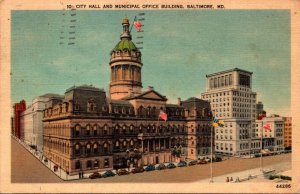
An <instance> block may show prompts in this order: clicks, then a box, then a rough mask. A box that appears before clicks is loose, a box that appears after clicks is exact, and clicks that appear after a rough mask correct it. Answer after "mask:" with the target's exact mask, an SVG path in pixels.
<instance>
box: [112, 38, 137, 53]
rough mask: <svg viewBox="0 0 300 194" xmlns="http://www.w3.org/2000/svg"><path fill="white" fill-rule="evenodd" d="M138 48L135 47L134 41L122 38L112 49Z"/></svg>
mask: <svg viewBox="0 0 300 194" xmlns="http://www.w3.org/2000/svg"><path fill="white" fill-rule="evenodd" d="M125 49H127V50H136V51H137V50H138V49H137V48H136V46H135V45H134V43H133V42H132V41H131V40H129V39H123V40H120V42H119V43H118V44H117V45H116V46H115V48H114V49H113V50H114V51H120V50H125Z"/></svg>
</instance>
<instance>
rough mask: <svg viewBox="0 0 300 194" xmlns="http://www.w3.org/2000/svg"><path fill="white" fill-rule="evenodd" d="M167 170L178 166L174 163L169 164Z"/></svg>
mask: <svg viewBox="0 0 300 194" xmlns="http://www.w3.org/2000/svg"><path fill="white" fill-rule="evenodd" d="M167 168H168V169H171V168H176V165H175V164H174V163H169V164H168V165H167Z"/></svg>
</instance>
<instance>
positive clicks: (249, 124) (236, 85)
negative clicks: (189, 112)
mask: <svg viewBox="0 0 300 194" xmlns="http://www.w3.org/2000/svg"><path fill="white" fill-rule="evenodd" d="M251 76H252V72H249V71H245V70H242V69H238V68H235V69H231V70H227V71H222V72H218V73H213V74H209V75H206V78H207V85H206V88H207V89H206V92H204V93H202V99H203V100H207V101H208V102H210V104H211V108H212V111H213V116H214V117H215V118H216V119H220V120H223V121H224V123H225V125H224V127H216V128H215V143H216V147H215V151H216V153H221V154H225V155H238V156H243V155H248V154H250V153H251V152H252V153H254V150H255V149H256V147H255V146H256V144H254V145H255V146H254V147H253V148H252V149H251V141H252V138H253V137H254V135H255V118H256V93H255V92H253V91H252V83H251V82H252V81H251V79H252V78H251Z"/></svg>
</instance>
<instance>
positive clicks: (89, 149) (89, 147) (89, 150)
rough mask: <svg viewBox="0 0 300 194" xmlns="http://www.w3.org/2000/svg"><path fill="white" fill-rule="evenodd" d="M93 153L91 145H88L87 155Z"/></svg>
mask: <svg viewBox="0 0 300 194" xmlns="http://www.w3.org/2000/svg"><path fill="white" fill-rule="evenodd" d="M90 153H91V144H89V143H88V144H86V154H90Z"/></svg>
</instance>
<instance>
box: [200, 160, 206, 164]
mask: <svg viewBox="0 0 300 194" xmlns="http://www.w3.org/2000/svg"><path fill="white" fill-rule="evenodd" d="M207 163H208V162H207V161H206V160H199V162H198V164H207Z"/></svg>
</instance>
